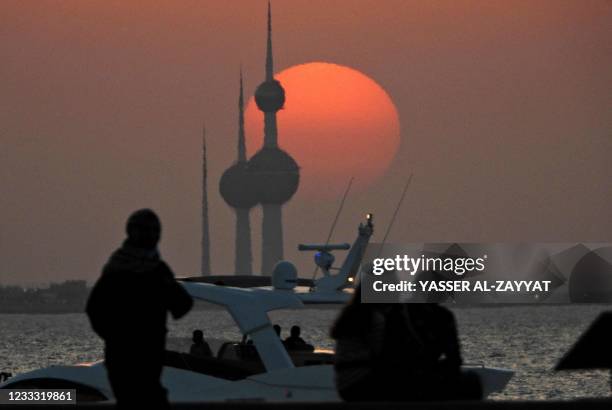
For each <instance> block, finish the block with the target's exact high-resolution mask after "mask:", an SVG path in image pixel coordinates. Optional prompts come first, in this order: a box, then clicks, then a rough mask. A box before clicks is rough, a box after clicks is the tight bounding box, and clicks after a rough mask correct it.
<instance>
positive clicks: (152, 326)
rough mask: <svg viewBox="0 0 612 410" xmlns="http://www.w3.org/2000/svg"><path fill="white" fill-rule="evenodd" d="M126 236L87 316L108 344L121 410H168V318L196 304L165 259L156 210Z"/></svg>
mask: <svg viewBox="0 0 612 410" xmlns="http://www.w3.org/2000/svg"><path fill="white" fill-rule="evenodd" d="M126 230H127V239H126V240H125V241H124V243H123V245H122V246H121V247H120V248H119V249H118V250H116V251H115V252H114V253H113V254H112V255H111V257H110V259H109V260H108V262H107V263H106V265H105V266H104V268H103V270H102V275H101V276H100V278H99V279H98V281H97V282H96V284H95V286H94V287H93V289H92V291H91V294H90V296H89V300H88V302H87V308H86V310H87V315H88V316H89V320H90V322H91V326H92V328H93V329H94V331H95V332H96V333H97V334H98V335H99V336H100V337H101V338H102V339H104V342H105V350H104V353H105V365H106V370H107V372H108V378H109V382H110V385H111V387H112V389H113V392H114V394H115V398H116V399H117V405H118V407H125V408H128V407H132V408H135V407H136V406H138V407H144V408H146V407H147V406H154V407H155V408H159V407H162V408H164V407H168V401H167V397H166V390H165V389H164V388H163V387H162V385H161V383H160V376H161V371H162V367H163V359H164V352H165V344H166V332H167V329H166V319H167V314H168V312H170V313H171V314H172V316H173V317H174V318H175V319H178V318H180V317H182V316H183V315H185V314H186V313H187V312H188V311H189V310H190V309H191V307H192V305H193V300H192V299H191V296H189V294H188V293H187V292H186V291H185V290H184V289H183V287H182V286H180V285H179V284H178V283H177V282H176V281H175V280H174V274H173V273H172V271H171V270H170V268H169V267H168V265H167V264H166V263H165V262H164V261H163V260H161V258H160V256H159V252H158V251H157V244H158V242H159V239H160V236H161V224H160V221H159V219H158V217H157V215H155V213H154V212H153V211H151V210H150V209H142V210H139V211H136V212H134V213H133V214H132V215H131V216H130V217H129V219H128V221H127V227H126ZM152 408H153V407H152Z"/></svg>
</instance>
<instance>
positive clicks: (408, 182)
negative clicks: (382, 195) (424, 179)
mask: <svg viewBox="0 0 612 410" xmlns="http://www.w3.org/2000/svg"><path fill="white" fill-rule="evenodd" d="M412 175H413V174H410V176H409V177H408V180H407V181H406V184H405V185H404V190H403V191H402V195H401V196H400V199H399V201H398V202H397V206H396V207H395V211H394V212H393V216H392V217H391V221H389V225H388V226H387V230H386V232H385V235H384V236H383V239H382V242H381V243H380V248H379V249H378V255H376V257H377V258H378V257H380V254H381V253H382V250H383V247H384V246H385V243H386V242H387V237H388V236H389V233H390V232H391V228H392V227H393V224H394V223H395V218H396V217H397V213H398V212H399V210H400V207H401V206H402V202H404V197H406V192H408V187H409V186H410V183H411V182H412Z"/></svg>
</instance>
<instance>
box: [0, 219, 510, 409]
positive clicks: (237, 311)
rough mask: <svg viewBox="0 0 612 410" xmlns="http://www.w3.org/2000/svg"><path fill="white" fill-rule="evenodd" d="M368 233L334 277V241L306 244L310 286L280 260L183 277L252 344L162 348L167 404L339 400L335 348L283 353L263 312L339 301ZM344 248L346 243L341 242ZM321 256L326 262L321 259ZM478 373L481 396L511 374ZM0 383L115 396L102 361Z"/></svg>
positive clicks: (92, 397) (362, 231)
mask: <svg viewBox="0 0 612 410" xmlns="http://www.w3.org/2000/svg"><path fill="white" fill-rule="evenodd" d="M371 234H372V225H371V221H369V222H368V223H367V224H361V225H360V226H359V234H358V237H357V239H356V241H355V243H354V244H353V246H352V247H351V251H350V252H349V254H348V255H347V257H346V259H345V261H344V263H343V265H342V267H341V268H340V269H339V273H338V274H336V275H332V274H331V273H330V272H329V268H330V267H331V263H329V262H330V260H327V261H326V260H325V259H323V258H329V257H328V256H326V254H328V255H329V250H332V249H336V248H334V245H331V246H330V245H304V246H303V247H308V248H309V249H308V250H318V251H319V252H322V257H321V255H319V261H320V262H321V264H320V267H321V268H322V269H323V277H322V278H321V279H319V280H318V281H316V282H315V284H316V285H315V287H314V289H313V290H312V291H306V292H299V291H295V287H296V278H297V272H296V271H295V268H294V267H293V265H291V264H288V263H284V264H283V263H281V264H279V265H278V266H277V267H278V269H275V272H274V275H273V277H272V285H273V286H271V287H265V288H240V287H228V286H219V285H215V284H211V283H199V282H195V281H184V282H182V284H183V286H184V287H185V289H186V290H187V291H188V292H189V294H190V295H191V296H192V297H193V298H194V299H197V300H201V301H204V302H208V303H212V304H215V305H217V306H220V307H223V308H224V309H226V310H227V311H228V312H229V313H230V315H231V317H232V318H233V319H234V321H235V322H236V324H237V325H238V328H239V329H240V332H241V333H242V335H243V336H244V338H245V339H246V338H247V337H248V338H249V339H250V340H252V344H246V343H242V342H239V343H232V342H227V343H224V344H223V345H222V346H221V348H220V349H219V350H218V352H217V355H216V356H215V357H211V358H195V357H193V356H191V355H189V354H186V353H178V352H168V354H167V355H166V356H167V357H166V362H165V363H164V369H163V372H162V384H163V385H164V386H165V388H166V389H167V390H168V398H169V400H170V401H171V402H203V401H228V400H263V401H292V400H293V401H315V402H318V401H338V400H340V397H339V396H338V393H337V391H336V389H335V385H334V369H333V352H330V351H320V350H315V351H314V352H292V353H288V352H287V350H286V348H285V346H284V345H283V343H282V342H281V340H280V338H279V337H278V336H277V335H276V333H275V331H274V329H273V326H272V323H271V322H270V319H269V317H268V312H270V311H273V310H278V309H296V308H302V307H304V304H310V303H315V304H316V303H343V302H345V301H346V300H347V299H348V298H349V297H350V293H347V292H345V288H346V287H347V286H348V285H350V284H351V282H352V279H353V278H354V276H355V274H356V271H357V269H358V267H359V264H360V262H361V259H362V257H363V253H364V251H365V247H366V246H367V243H368V240H369V238H370V236H371ZM342 246H343V248H345V249H346V246H345V245H342ZM324 262H325V263H324ZM464 369H465V370H472V371H475V372H477V373H478V374H479V376H480V379H481V382H482V385H483V391H484V394H485V396H488V395H489V394H491V393H493V392H499V391H502V390H503V389H504V387H505V386H506V384H507V383H508V382H509V380H510V379H511V378H512V376H513V374H514V372H513V371H512V370H508V369H498V368H490V367H484V366H464ZM0 388H65V389H76V390H77V400H78V401H87V400H89V401H105V400H110V401H112V400H114V397H113V392H112V389H111V388H110V385H109V383H108V379H107V375H106V369H105V367H104V363H103V362H96V363H91V364H82V365H76V366H51V367H47V368H43V369H38V370H34V371H31V372H27V373H23V374H19V375H16V376H15V377H12V378H10V379H9V380H8V381H6V382H4V383H3V384H0Z"/></svg>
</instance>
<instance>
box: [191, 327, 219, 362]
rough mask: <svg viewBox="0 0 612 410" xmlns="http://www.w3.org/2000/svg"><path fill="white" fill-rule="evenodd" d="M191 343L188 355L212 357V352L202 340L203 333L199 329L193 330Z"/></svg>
mask: <svg viewBox="0 0 612 410" xmlns="http://www.w3.org/2000/svg"><path fill="white" fill-rule="evenodd" d="M192 341H193V344H192V345H191V349H189V354H191V355H192V356H196V357H212V355H213V354H212V350H210V346H209V345H208V343H207V342H206V340H204V332H202V331H201V330H199V329H197V330H194V331H193V337H192Z"/></svg>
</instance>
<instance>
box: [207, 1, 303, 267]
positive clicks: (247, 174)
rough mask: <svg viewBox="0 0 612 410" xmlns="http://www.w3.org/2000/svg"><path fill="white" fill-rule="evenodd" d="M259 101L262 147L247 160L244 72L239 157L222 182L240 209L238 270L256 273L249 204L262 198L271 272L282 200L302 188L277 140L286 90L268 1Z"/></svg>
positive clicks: (265, 261) (279, 240) (278, 246)
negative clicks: (278, 76) (277, 72)
mask: <svg viewBox="0 0 612 410" xmlns="http://www.w3.org/2000/svg"><path fill="white" fill-rule="evenodd" d="M255 102H256V103H257V107H258V108H259V110H261V111H263V113H264V138H263V139H264V144H263V147H262V148H261V149H260V150H259V151H257V153H255V155H253V157H252V158H251V159H250V160H248V161H247V160H246V149H245V137H244V115H243V113H244V107H243V103H244V101H243V93H242V74H241V77H240V98H239V103H238V111H239V117H238V160H237V161H236V162H235V163H234V164H233V165H232V166H231V167H230V168H228V169H227V170H226V171H225V173H224V174H223V176H222V177H221V181H220V183H219V189H220V191H221V195H222V196H223V199H224V200H225V202H226V203H227V204H228V205H229V206H231V207H232V208H234V210H235V212H236V256H235V273H236V274H251V273H252V269H251V264H252V254H251V232H250V230H251V229H250V220H249V213H250V209H251V208H252V207H254V206H255V205H257V204H261V206H262V211H263V221H262V245H261V251H262V252H261V254H262V259H261V273H262V274H264V275H270V274H272V270H273V268H274V265H275V264H276V263H277V262H278V261H280V260H282V259H283V221H282V219H283V217H282V206H283V204H284V203H286V202H287V201H289V200H290V199H291V197H292V196H293V194H295V192H296V191H297V188H298V184H299V179H300V175H299V167H298V165H297V163H296V162H295V160H294V159H293V158H292V157H291V156H290V155H289V154H288V153H286V152H285V151H283V150H282V149H280V148H279V146H278V130H277V126H276V113H277V112H278V110H280V109H281V108H283V105H284V103H285V90H284V89H283V87H282V86H281V84H280V83H279V82H278V81H276V80H275V79H274V64H273V60H272V19H271V12H270V4H269V3H268V39H267V49H266V77H265V80H264V82H263V83H261V84H260V85H259V87H257V90H256V91H255Z"/></svg>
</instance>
